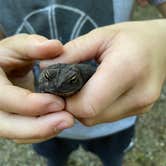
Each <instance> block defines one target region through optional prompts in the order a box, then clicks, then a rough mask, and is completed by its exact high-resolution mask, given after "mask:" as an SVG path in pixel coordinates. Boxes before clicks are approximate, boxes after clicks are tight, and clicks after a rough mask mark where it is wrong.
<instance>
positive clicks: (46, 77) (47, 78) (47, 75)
mask: <svg viewBox="0 0 166 166" xmlns="http://www.w3.org/2000/svg"><path fill="white" fill-rule="evenodd" d="M44 77H45V79H46V80H48V81H49V80H51V76H50V74H49V73H48V72H46V73H45V75H44Z"/></svg>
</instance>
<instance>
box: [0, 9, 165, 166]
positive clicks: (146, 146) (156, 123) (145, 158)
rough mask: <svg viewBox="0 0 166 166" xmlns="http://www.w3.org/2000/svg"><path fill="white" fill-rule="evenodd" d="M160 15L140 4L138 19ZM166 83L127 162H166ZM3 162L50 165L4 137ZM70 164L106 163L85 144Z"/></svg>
mask: <svg viewBox="0 0 166 166" xmlns="http://www.w3.org/2000/svg"><path fill="white" fill-rule="evenodd" d="M157 17H160V15H159V13H158V12H157V11H156V9H155V8H154V7H150V6H148V7H146V8H144V9H141V8H139V7H137V8H136V10H135V12H134V17H133V19H134V20H140V19H153V18H157ZM165 94H166V87H164V89H163V92H162V95H161V97H160V100H159V101H158V102H157V103H156V104H155V105H154V107H153V109H152V111H151V112H149V113H146V114H144V115H142V116H141V117H140V118H139V120H138V122H137V127H136V139H135V141H136V144H135V147H134V148H133V149H132V150H131V151H130V152H128V153H127V155H126V156H125V160H124V166H166V155H165V154H166V125H165V123H166V121H165V119H166V95H165ZM0 166H46V162H45V160H44V159H43V158H41V157H39V156H38V155H36V154H35V153H34V151H33V150H32V147H31V145H18V144H15V143H13V142H12V141H10V140H5V139H0ZM68 166H102V164H101V162H100V161H99V159H98V158H97V157H96V156H94V155H93V154H91V153H89V152H85V151H84V150H83V149H82V148H81V147H79V149H78V150H77V151H75V152H73V153H72V154H71V156H70V159H69V160H68Z"/></svg>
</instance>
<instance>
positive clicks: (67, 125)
mask: <svg viewBox="0 0 166 166" xmlns="http://www.w3.org/2000/svg"><path fill="white" fill-rule="evenodd" d="M68 127H69V124H68V123H67V122H65V121H63V122H60V123H59V124H58V125H57V126H56V130H64V129H66V128H68Z"/></svg>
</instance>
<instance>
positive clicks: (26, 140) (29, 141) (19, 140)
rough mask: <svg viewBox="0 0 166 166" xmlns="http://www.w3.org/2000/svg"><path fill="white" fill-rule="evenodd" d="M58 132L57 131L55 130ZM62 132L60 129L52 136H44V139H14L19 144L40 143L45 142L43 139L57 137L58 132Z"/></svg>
mask: <svg viewBox="0 0 166 166" xmlns="http://www.w3.org/2000/svg"><path fill="white" fill-rule="evenodd" d="M55 133H56V132H55ZM59 133H60V131H57V133H56V134H54V135H52V136H49V137H47V138H44V139H14V140H13V141H14V142H15V143H18V144H34V143H40V142H43V141H47V140H49V139H51V138H54V137H56V136H57V135H58V134H59Z"/></svg>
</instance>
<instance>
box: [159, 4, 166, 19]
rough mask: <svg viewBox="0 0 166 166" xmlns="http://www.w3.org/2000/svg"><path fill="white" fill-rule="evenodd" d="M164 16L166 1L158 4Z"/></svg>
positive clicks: (165, 14)
mask: <svg viewBox="0 0 166 166" xmlns="http://www.w3.org/2000/svg"><path fill="white" fill-rule="evenodd" d="M157 8H158V10H159V11H160V12H161V14H162V15H163V17H166V2H165V3H162V4H160V5H158V6H157Z"/></svg>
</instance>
